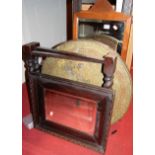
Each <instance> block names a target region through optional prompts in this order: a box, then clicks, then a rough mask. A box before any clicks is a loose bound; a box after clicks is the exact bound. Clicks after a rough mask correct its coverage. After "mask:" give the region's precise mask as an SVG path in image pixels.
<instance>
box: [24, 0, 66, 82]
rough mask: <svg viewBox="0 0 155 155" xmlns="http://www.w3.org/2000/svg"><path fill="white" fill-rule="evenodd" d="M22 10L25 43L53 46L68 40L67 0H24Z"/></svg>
mask: <svg viewBox="0 0 155 155" xmlns="http://www.w3.org/2000/svg"><path fill="white" fill-rule="evenodd" d="M22 11H23V13H22V43H23V44H25V43H28V42H31V41H38V42H40V43H41V46H46V47H51V46H53V45H55V44H57V43H60V42H62V41H65V40H66V0H23V4H22ZM24 80H25V78H24V67H23V76H22V82H24Z"/></svg>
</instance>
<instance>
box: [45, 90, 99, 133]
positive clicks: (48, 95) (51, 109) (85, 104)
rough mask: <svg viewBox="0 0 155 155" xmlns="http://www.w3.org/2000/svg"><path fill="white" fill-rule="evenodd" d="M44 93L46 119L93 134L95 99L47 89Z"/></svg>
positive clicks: (95, 109)
mask: <svg viewBox="0 0 155 155" xmlns="http://www.w3.org/2000/svg"><path fill="white" fill-rule="evenodd" d="M44 95H45V97H44V103H45V119H46V120H48V121H52V122H55V123H57V124H61V125H63V126H67V127H70V128H72V129H76V130H79V131H81V132H85V133H87V134H91V135H93V134H94V132H95V124H96V111H97V108H96V101H94V100H90V99H86V98H82V97H77V96H73V95H71V94H66V93H62V92H58V91H55V90H48V89H46V91H45V92H44Z"/></svg>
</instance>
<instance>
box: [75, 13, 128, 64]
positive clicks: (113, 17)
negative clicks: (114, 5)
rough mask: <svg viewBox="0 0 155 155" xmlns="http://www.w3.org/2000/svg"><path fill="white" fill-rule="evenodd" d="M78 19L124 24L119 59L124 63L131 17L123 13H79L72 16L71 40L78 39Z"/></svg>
mask: <svg viewBox="0 0 155 155" xmlns="http://www.w3.org/2000/svg"><path fill="white" fill-rule="evenodd" d="M79 19H91V20H105V21H120V22H124V26H125V29H124V37H123V42H122V45H123V46H122V51H121V57H122V59H123V60H124V61H125V62H126V59H127V50H128V43H129V35H130V27H131V17H130V16H127V15H125V14H123V13H118V12H114V11H111V12H96V11H80V12H77V13H75V14H74V23H73V39H74V40H77V39H78V31H79V30H78V25H79Z"/></svg>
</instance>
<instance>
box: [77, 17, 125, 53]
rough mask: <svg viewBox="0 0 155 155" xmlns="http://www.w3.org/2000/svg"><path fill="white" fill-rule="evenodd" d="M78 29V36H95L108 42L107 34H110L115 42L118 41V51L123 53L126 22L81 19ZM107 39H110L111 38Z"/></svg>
mask: <svg viewBox="0 0 155 155" xmlns="http://www.w3.org/2000/svg"><path fill="white" fill-rule="evenodd" d="M78 29H79V31H78V38H94V39H96V40H100V41H101V42H103V43H106V44H107V41H106V42H105V41H104V40H105V35H107V36H109V37H110V38H111V39H112V40H113V42H117V52H118V53H120V54H121V50H122V41H123V36H124V22H121V21H106V20H95V19H79V27H78ZM97 38H98V39H97ZM102 38H103V39H102ZM106 39H107V40H109V38H106Z"/></svg>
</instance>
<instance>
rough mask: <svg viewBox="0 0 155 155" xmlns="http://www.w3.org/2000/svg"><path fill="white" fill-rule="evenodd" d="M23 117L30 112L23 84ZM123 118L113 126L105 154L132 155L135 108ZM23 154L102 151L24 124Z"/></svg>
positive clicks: (71, 154) (67, 154)
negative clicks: (28, 127) (29, 128)
mask: <svg viewBox="0 0 155 155" xmlns="http://www.w3.org/2000/svg"><path fill="white" fill-rule="evenodd" d="M22 104H23V109H22V112H23V117H24V116H26V115H27V114H29V113H30V111H29V101H28V96H27V91H26V85H25V84H23V86H22ZM132 107H133V106H132V104H130V107H129V110H128V112H127V113H126V114H125V116H124V117H123V119H122V120H120V121H119V122H117V123H116V124H114V125H112V126H111V129H110V136H109V138H108V144H107V150H106V153H105V155H132V154H133V153H132V150H133V146H132V144H133V143H132V135H133V131H132V122H133V118H132V116H133V113H132V112H133V108H132ZM22 129H23V131H22V140H23V143H22V145H23V155H101V153H98V152H95V151H93V150H90V149H87V148H85V147H82V146H79V145H77V144H74V143H71V142H68V141H66V140H64V139H61V138H59V137H56V136H52V135H49V134H47V133H44V132H42V131H39V130H37V129H32V130H28V129H27V128H26V127H25V126H24V125H23V126H22Z"/></svg>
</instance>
